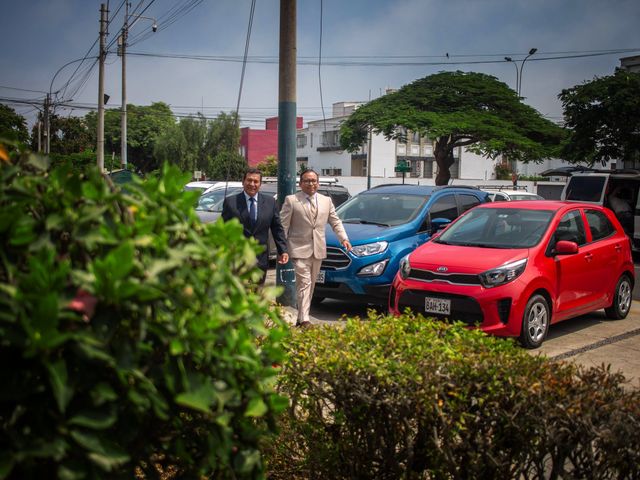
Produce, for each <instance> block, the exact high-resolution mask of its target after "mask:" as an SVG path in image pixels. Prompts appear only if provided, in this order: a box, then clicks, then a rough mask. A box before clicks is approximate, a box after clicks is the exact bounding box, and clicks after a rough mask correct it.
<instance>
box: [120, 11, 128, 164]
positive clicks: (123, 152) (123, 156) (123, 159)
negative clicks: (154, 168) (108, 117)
mask: <svg viewBox="0 0 640 480" xmlns="http://www.w3.org/2000/svg"><path fill="white" fill-rule="evenodd" d="M124 4H125V9H124V25H123V26H122V35H121V36H120V40H121V45H120V54H121V55H122V107H121V108H122V110H121V112H122V113H121V116H120V131H121V138H120V167H121V168H123V169H126V168H127V51H126V50H127V37H128V36H129V0H125V2H124Z"/></svg>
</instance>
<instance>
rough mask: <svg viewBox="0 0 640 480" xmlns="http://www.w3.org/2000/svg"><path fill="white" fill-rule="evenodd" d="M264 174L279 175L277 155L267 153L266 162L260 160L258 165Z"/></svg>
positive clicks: (266, 175) (267, 175)
mask: <svg viewBox="0 0 640 480" xmlns="http://www.w3.org/2000/svg"><path fill="white" fill-rule="evenodd" d="M256 168H258V169H259V170H260V171H261V172H262V175H264V176H265V177H275V176H277V175H278V158H277V157H276V156H275V155H267V156H266V157H265V158H264V162H260V163H259V164H258V165H256Z"/></svg>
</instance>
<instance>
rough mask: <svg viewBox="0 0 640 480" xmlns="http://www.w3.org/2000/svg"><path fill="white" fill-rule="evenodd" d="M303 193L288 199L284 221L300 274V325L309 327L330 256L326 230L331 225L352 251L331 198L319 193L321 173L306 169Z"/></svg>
mask: <svg viewBox="0 0 640 480" xmlns="http://www.w3.org/2000/svg"><path fill="white" fill-rule="evenodd" d="M300 189H301V190H302V191H301V192H298V193H295V194H293V195H289V196H287V197H286V198H285V199H284V203H283V205H282V210H281V211H280V220H281V222H282V227H283V228H284V233H285V235H286V237H287V246H288V248H287V250H288V252H289V257H290V258H291V260H292V262H293V268H294V270H295V274H296V292H297V294H298V320H297V323H296V325H298V326H305V325H309V323H310V322H309V310H310V308H311V297H313V289H314V288H315V285H316V278H317V277H318V272H320V265H321V264H322V259H323V258H326V257H327V244H326V240H325V235H324V227H325V225H326V224H327V223H329V224H330V225H331V228H333V231H334V232H335V234H336V236H337V237H338V240H339V241H340V243H341V244H342V246H343V247H344V248H345V249H346V250H347V251H350V250H351V243H349V237H347V233H346V232H345V231H344V227H343V226H342V222H341V221H340V218H338V215H336V209H335V208H334V206H333V202H332V201H331V198H329V197H326V196H324V195H321V194H319V193H317V192H318V174H317V173H316V172H315V171H313V170H305V171H304V172H302V174H301V175H300Z"/></svg>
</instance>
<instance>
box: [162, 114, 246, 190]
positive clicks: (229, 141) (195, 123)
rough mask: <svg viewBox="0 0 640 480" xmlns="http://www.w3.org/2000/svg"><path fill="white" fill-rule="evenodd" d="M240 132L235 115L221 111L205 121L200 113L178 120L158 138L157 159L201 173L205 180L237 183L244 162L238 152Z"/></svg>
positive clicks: (184, 169)
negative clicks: (202, 172) (205, 177)
mask: <svg viewBox="0 0 640 480" xmlns="http://www.w3.org/2000/svg"><path fill="white" fill-rule="evenodd" d="M239 142H240V130H239V129H238V121H237V116H236V115H235V113H233V114H226V113H224V112H220V114H219V115H218V117H217V118H215V119H213V120H207V119H206V118H205V117H204V116H203V115H202V114H198V116H197V117H189V118H185V119H183V120H181V121H180V122H179V123H178V124H177V125H175V126H174V127H173V128H170V129H168V130H167V131H165V132H164V134H163V135H161V136H160V137H159V138H158V141H157V143H156V147H155V150H154V154H155V156H156V158H158V159H162V160H163V161H168V162H171V163H173V164H176V165H178V166H179V167H180V168H181V169H182V170H183V171H188V172H193V171H194V170H200V171H204V172H205V174H206V176H207V178H213V179H220V180H223V179H224V180H240V179H242V175H243V174H244V171H245V170H246V168H247V163H246V161H245V160H244V158H243V157H242V156H240V155H239V154H238V153H237V152H238V146H239Z"/></svg>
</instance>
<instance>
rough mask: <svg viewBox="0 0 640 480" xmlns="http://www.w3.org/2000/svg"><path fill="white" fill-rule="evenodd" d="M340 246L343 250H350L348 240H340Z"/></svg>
mask: <svg viewBox="0 0 640 480" xmlns="http://www.w3.org/2000/svg"><path fill="white" fill-rule="evenodd" d="M342 246H343V247H344V248H345V250H346V251H347V252H350V251H351V248H352V247H351V243H349V240H345V241H344V242H342Z"/></svg>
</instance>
